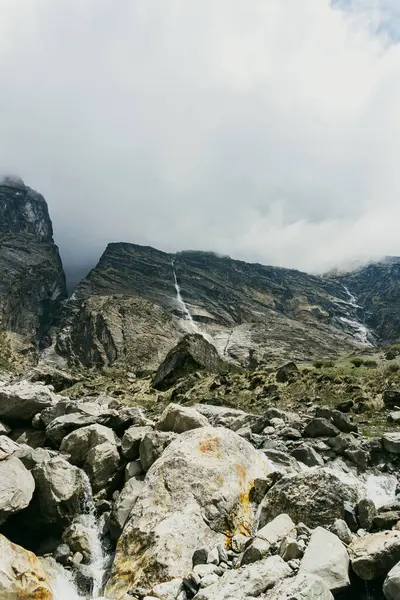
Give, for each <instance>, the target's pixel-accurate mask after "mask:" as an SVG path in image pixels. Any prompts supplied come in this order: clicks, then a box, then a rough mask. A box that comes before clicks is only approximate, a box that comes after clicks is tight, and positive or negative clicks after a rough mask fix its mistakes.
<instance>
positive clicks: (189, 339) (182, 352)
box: [153, 333, 227, 390]
mask: <svg viewBox="0 0 400 600" xmlns="http://www.w3.org/2000/svg"><path fill="white" fill-rule="evenodd" d="M226 368H227V365H225V364H224V362H223V361H222V360H221V359H220V358H219V356H218V352H217V350H216V348H215V346H213V345H212V344H210V342H208V341H207V340H206V339H205V338H204V337H203V336H202V335H200V334H198V333H197V334H191V335H186V336H185V337H184V338H183V339H182V340H181V341H180V342H179V343H178V344H177V345H176V346H175V348H173V349H172V350H170V352H169V353H168V354H167V356H166V357H165V359H164V361H163V362H162V363H161V365H160V366H159V367H158V369H157V371H156V374H155V375H154V378H153V387H155V388H156V389H158V390H166V389H168V388H170V387H172V386H173V385H174V384H175V383H176V382H177V380H178V379H180V378H181V377H184V376H185V375H188V374H190V373H193V372H194V371H198V370H200V371H202V370H205V371H209V372H211V373H218V372H219V371H223V370H224V369H225V370H226Z"/></svg>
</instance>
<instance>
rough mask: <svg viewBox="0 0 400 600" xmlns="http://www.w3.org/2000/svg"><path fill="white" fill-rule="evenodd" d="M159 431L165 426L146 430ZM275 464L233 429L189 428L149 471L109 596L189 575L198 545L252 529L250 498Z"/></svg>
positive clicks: (122, 541)
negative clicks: (270, 462)
mask: <svg viewBox="0 0 400 600" xmlns="http://www.w3.org/2000/svg"><path fill="white" fill-rule="evenodd" d="M154 433H157V434H158V435H160V434H161V433H162V432H153V433H151V434H147V436H149V435H154ZM163 435H167V434H165V433H164V434H163ZM147 436H146V437H147ZM145 439H146V438H145ZM270 468H271V467H270V464H269V462H268V461H267V459H266V458H265V457H264V456H263V455H262V454H261V453H259V452H257V451H256V450H255V449H254V448H253V447H252V446H251V444H249V443H248V442H246V441H245V440H243V439H242V438H240V437H239V436H238V435H237V434H235V433H234V432H232V431H229V430H227V429H223V428H213V427H202V428H199V429H193V430H191V431H187V432H185V433H182V434H181V435H180V436H179V437H178V438H176V439H175V440H174V441H173V442H172V443H171V444H170V445H169V446H168V448H167V449H166V450H165V451H164V453H163V454H162V456H161V457H160V458H159V459H158V460H157V461H156V462H155V463H154V464H153V466H152V467H151V469H150V470H149V471H148V473H147V475H146V479H145V482H144V488H143V491H142V493H141V494H140V496H139V498H138V499H137V501H136V503H135V505H134V507H133V509H132V511H131V514H130V516H129V519H128V521H127V523H126V524H125V527H124V530H123V532H122V536H121V537H120V539H119V542H118V546H117V552H116V557H115V561H114V566H113V570H112V574H111V578H110V580H109V583H108V585H107V588H106V593H105V595H106V596H109V597H110V598H119V597H120V596H121V595H122V594H123V593H124V592H126V590H127V589H129V588H134V587H136V586H138V585H139V586H140V587H146V586H147V587H149V586H152V585H154V584H156V583H159V582H160V581H163V580H164V581H165V580H167V579H172V578H177V577H178V578H182V577H186V576H187V573H188V572H189V571H190V569H191V568H192V557H193V553H194V551H195V550H196V549H197V548H200V547H203V546H206V547H208V548H211V547H215V546H217V545H218V544H219V543H223V544H225V543H226V542H227V537H228V538H230V537H231V536H233V535H235V534H236V533H243V534H244V533H247V534H249V533H250V531H251V529H252V527H253V525H254V523H255V511H254V508H253V506H252V505H251V503H250V501H249V495H250V492H251V489H252V485H253V481H254V479H255V478H257V477H259V478H262V477H265V476H266V475H267V474H268V472H269V470H270ZM143 561H145V562H143Z"/></svg>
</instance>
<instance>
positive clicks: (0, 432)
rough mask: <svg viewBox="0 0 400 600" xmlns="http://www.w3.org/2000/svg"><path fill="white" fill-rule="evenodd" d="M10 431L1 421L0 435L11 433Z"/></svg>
mask: <svg viewBox="0 0 400 600" xmlns="http://www.w3.org/2000/svg"><path fill="white" fill-rule="evenodd" d="M11 431H12V429H11V427H9V426H8V425H7V424H6V423H3V421H0V435H8V434H9V433H11Z"/></svg>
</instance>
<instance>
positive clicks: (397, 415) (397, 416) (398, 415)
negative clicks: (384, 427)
mask: <svg viewBox="0 0 400 600" xmlns="http://www.w3.org/2000/svg"><path fill="white" fill-rule="evenodd" d="M388 421H389V423H397V424H399V423H400V410H396V411H393V412H391V413H390V414H389V415H388Z"/></svg>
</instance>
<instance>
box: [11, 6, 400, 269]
mask: <svg viewBox="0 0 400 600" xmlns="http://www.w3.org/2000/svg"><path fill="white" fill-rule="evenodd" d="M361 4H362V6H361ZM334 5H335V6H333V7H332V6H331V4H330V2H328V0H304V1H303V2H301V3H300V2H298V0H271V1H270V2H268V3H265V2H263V1H261V0H255V1H254V2H252V3H251V5H249V3H248V2H245V1H244V0H229V1H228V0H220V1H219V2H213V1H212V0H204V1H203V2H201V3H198V2H195V1H194V0H186V1H185V2H183V1H181V0H170V2H164V1H162V0H151V1H148V0H129V1H128V0H121V1H120V2H118V3H117V4H116V3H115V2H110V0H96V1H94V0H87V1H86V2H84V3H82V2H78V1H75V0H74V1H73V2H70V1H68V2H67V1H66V0H60V2H58V3H57V6H55V5H54V3H53V2H51V1H50V0H41V1H40V2H31V1H30V0H20V2H18V3H17V4H16V3H15V2H13V1H12V0H2V2H1V8H2V20H1V23H0V82H1V88H2V94H1V99H0V107H1V110H0V115H1V116H0V165H1V170H2V171H3V172H13V173H18V174H19V175H21V176H22V177H23V178H24V180H25V182H26V184H27V185H30V186H32V187H33V188H35V189H38V190H39V191H40V192H41V193H42V194H43V195H44V196H45V197H46V199H47V201H48V203H49V206H50V210H51V214H52V218H53V221H54V225H55V237H56V241H57V243H58V244H59V245H60V247H61V252H62V255H63V258H64V261H65V263H66V266H67V269H69V270H72V271H74V270H76V269H78V268H79V269H81V270H82V269H83V270H85V269H86V270H87V269H88V268H89V267H90V266H91V265H92V264H93V263H94V262H96V260H97V258H98V257H99V255H100V254H101V252H102V251H103V249H104V247H105V245H106V244H107V243H108V242H110V241H120V240H124V241H128V242H129V241H131V242H136V243H139V244H150V245H152V246H156V247H159V248H161V249H164V250H167V251H176V250H179V249H182V248H193V249H204V250H209V249H212V250H214V251H217V252H221V253H226V254H230V255H232V256H234V257H236V258H242V259H245V260H249V261H259V262H262V263H269V264H276V265H281V266H290V267H297V268H300V269H303V270H308V271H317V272H321V271H324V270H327V269H329V268H332V267H334V266H336V265H341V264H344V263H346V264H349V263H351V262H352V261H354V260H368V259H370V258H377V257H380V256H382V255H385V254H400V243H399V241H398V239H399V238H398V222H399V218H400V205H399V202H398V198H399V196H400V176H399V174H398V164H397V163H398V155H399V152H400V141H399V140H400V135H399V129H400V121H399V118H398V106H399V101H400V83H399V81H400V77H399V71H400V45H398V44H397V43H396V41H397V39H398V36H397V35H396V32H397V25H396V23H398V18H397V17H398V10H397V8H396V6H395V3H394V2H393V3H391V2H390V1H388V0H386V1H384V0H382V1H380V2H379V1H374V2H368V3H364V4H363V3H360V2H357V1H355V0H353V2H335V3H334ZM339 5H340V6H341V8H343V9H346V10H341V9H339ZM21 15H23V19H22V18H21ZM391 15H393V19H390V18H389V17H390V16H391ZM389 22H390V31H389V29H388V25H387V24H388V23H389Z"/></svg>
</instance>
